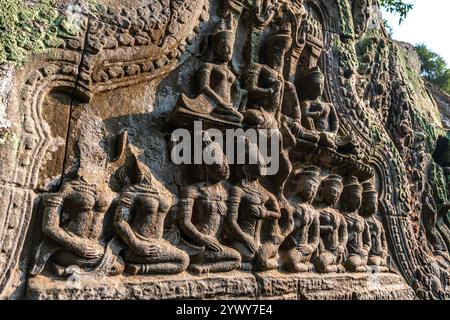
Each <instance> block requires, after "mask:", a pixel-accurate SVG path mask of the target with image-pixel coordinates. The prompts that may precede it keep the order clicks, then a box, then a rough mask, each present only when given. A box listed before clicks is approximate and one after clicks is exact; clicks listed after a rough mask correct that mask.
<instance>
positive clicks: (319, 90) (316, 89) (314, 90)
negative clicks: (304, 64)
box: [309, 77, 325, 98]
mask: <svg viewBox="0 0 450 320" xmlns="http://www.w3.org/2000/svg"><path fill="white" fill-rule="evenodd" d="M309 86H310V88H309V89H310V90H309V91H310V93H311V96H312V97H314V98H319V97H321V96H322V95H323V90H324V87H325V84H324V81H323V79H322V78H321V77H316V78H314V80H313V81H311V83H310V84H309Z"/></svg>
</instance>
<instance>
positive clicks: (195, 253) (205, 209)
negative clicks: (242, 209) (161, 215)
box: [178, 133, 241, 275]
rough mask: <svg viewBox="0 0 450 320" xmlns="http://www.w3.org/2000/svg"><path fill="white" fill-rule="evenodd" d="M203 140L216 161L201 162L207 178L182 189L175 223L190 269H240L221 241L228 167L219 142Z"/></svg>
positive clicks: (238, 261) (231, 251) (233, 252)
mask: <svg viewBox="0 0 450 320" xmlns="http://www.w3.org/2000/svg"><path fill="white" fill-rule="evenodd" d="M204 142H205V143H206V148H207V149H209V150H210V151H208V153H209V154H213V153H215V155H216V161H215V162H214V164H212V165H206V164H205V165H204V170H205V173H206V180H205V182H203V183H199V184H196V185H193V186H190V187H188V188H186V189H184V190H183V191H182V193H181V198H180V201H179V213H178V224H179V227H180V229H181V231H182V236H183V239H182V241H183V242H184V245H185V246H186V248H187V251H188V253H189V255H190V256H191V265H190V266H189V270H190V271H192V272H194V273H195V274H199V275H200V274H206V273H210V272H228V271H232V270H235V269H237V268H239V266H240V264H241V257H240V255H239V253H238V252H237V251H236V250H234V249H232V248H229V247H227V246H225V245H223V244H222V243H221V242H220V239H221V237H222V236H223V229H224V225H225V223H226V222H227V213H228V212H227V201H228V192H227V188H226V185H225V181H226V180H227V179H228V178H229V175H230V169H229V166H228V162H227V160H226V156H225V155H224V154H223V151H222V149H221V147H220V145H219V144H217V143H214V142H212V141H211V139H210V137H209V136H208V135H207V134H206V133H205V134H204Z"/></svg>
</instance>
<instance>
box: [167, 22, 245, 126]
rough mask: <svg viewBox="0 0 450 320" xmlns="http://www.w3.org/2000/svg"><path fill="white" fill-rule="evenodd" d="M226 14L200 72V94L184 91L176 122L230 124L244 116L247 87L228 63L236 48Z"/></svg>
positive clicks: (178, 104)
mask: <svg viewBox="0 0 450 320" xmlns="http://www.w3.org/2000/svg"><path fill="white" fill-rule="evenodd" d="M230 19H231V18H224V19H223V20H222V21H221V22H220V23H219V25H218V26H217V28H216V30H215V31H214V33H213V34H212V36H211V37H210V38H211V40H210V41H211V48H212V55H213V57H212V62H204V63H203V65H202V66H201V68H200V70H199V71H198V73H197V77H198V83H199V85H198V88H199V90H200V94H199V95H198V96H197V97H196V98H195V99H190V98H188V97H187V96H186V95H184V94H182V95H181V96H180V98H179V100H178V103H177V107H176V108H175V111H174V113H173V114H172V119H173V121H175V122H179V121H183V119H184V118H185V117H186V116H187V117H190V118H195V119H200V120H205V121H210V122H214V123H216V124H219V123H220V124H222V125H228V126H240V124H241V122H242V119H243V116H242V114H241V113H240V112H239V109H241V106H240V105H239V104H240V103H244V102H243V101H244V100H245V99H242V98H243V96H244V95H245V91H244V90H242V89H241V88H240V85H239V81H238V79H237V77H236V76H235V75H234V73H233V71H232V70H231V67H230V66H229V64H230V62H231V60H232V57H233V49H234V41H235V35H234V31H233V30H232V28H231V27H230V26H228V25H227V24H228V23H227V21H228V20H230Z"/></svg>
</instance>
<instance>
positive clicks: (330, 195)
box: [323, 185, 343, 207]
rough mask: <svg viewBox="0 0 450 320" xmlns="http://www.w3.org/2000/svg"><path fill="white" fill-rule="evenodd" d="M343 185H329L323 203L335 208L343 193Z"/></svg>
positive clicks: (324, 192)
mask: <svg viewBox="0 0 450 320" xmlns="http://www.w3.org/2000/svg"><path fill="white" fill-rule="evenodd" d="M342 188H343V186H342V185H328V186H327V187H326V188H324V190H323V201H324V202H325V203H326V204H327V205H329V206H330V207H334V206H335V205H336V204H337V202H338V200H339V198H340V196H341V193H342Z"/></svg>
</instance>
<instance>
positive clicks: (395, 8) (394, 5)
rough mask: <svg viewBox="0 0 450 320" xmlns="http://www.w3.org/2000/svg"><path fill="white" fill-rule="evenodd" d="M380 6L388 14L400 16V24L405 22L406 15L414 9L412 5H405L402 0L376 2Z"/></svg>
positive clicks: (380, 0)
mask: <svg viewBox="0 0 450 320" xmlns="http://www.w3.org/2000/svg"><path fill="white" fill-rule="evenodd" d="M378 1H379V3H380V5H381V6H382V7H383V8H384V9H385V10H386V11H387V12H390V13H395V14H398V15H399V16H400V21H399V23H402V22H403V20H405V18H406V16H407V15H408V13H409V12H410V11H411V10H412V8H413V7H414V5H413V4H411V3H407V2H405V1H403V0H378Z"/></svg>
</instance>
